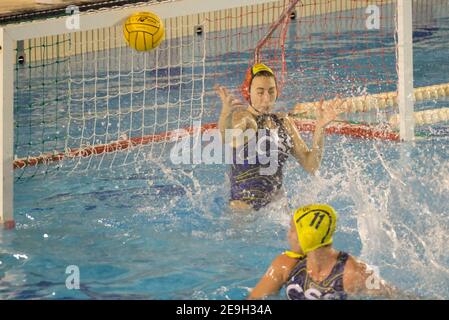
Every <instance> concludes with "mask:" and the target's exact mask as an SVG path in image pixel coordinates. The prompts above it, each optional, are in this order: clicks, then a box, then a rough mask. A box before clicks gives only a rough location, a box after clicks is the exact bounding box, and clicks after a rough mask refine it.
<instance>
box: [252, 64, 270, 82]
mask: <svg viewBox="0 0 449 320" xmlns="http://www.w3.org/2000/svg"><path fill="white" fill-rule="evenodd" d="M261 71H268V72H269V73H271V74H272V75H273V76H274V72H273V70H271V68H270V67H268V66H266V65H264V64H263V63H256V64H255V65H253V67H252V68H251V75H252V77H253V78H254V76H255V75H256V74H258V73H259V72H261Z"/></svg>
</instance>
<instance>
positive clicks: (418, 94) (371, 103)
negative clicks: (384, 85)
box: [293, 83, 449, 128]
mask: <svg viewBox="0 0 449 320" xmlns="http://www.w3.org/2000/svg"><path fill="white" fill-rule="evenodd" d="M414 97H415V101H416V102H418V101H426V100H437V99H442V98H446V97H449V83H444V84H439V85H433V86H427V87H420V88H416V89H415V90H414ZM397 99H398V94H397V92H383V93H378V94H371V95H366V96H359V97H352V98H347V99H346V100H345V101H344V102H343V108H345V110H346V112H348V113H351V112H368V111H371V110H381V109H387V108H394V107H397V106H398V102H397ZM330 102H331V100H325V101H324V103H330ZM319 104H320V102H319V101H314V102H306V103H299V104H297V105H296V106H295V107H294V111H293V113H294V114H295V115H297V116H300V117H313V116H314V113H315V109H316V108H317V107H318V106H319ZM448 121H449V108H439V109H431V110H424V111H417V112H415V122H416V124H418V125H428V124H436V123H440V122H448ZM389 124H390V125H391V126H392V127H393V128H396V127H397V126H398V125H399V115H393V116H392V117H390V119H389Z"/></svg>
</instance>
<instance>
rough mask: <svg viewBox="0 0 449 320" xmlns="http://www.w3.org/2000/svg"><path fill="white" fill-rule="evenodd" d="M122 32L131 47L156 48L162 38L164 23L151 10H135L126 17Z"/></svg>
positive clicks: (142, 49)
mask: <svg viewBox="0 0 449 320" xmlns="http://www.w3.org/2000/svg"><path fill="white" fill-rule="evenodd" d="M123 34H124V36H125V39H126V42H127V43H128V44H129V46H130V47H131V48H133V49H136V50H137V51H148V50H152V49H154V48H156V47H157V46H158V45H159V44H160V43H161V41H162V40H163V39H164V35H165V30H164V24H163V23H162V20H161V18H159V16H158V15H156V14H154V13H152V12H137V13H134V14H133V15H131V16H129V17H128V19H126V22H125V24H124V25H123Z"/></svg>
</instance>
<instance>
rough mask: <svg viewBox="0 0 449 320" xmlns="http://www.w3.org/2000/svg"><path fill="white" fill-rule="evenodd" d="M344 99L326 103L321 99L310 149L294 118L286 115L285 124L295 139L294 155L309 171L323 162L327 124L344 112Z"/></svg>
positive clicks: (315, 168)
mask: <svg viewBox="0 0 449 320" xmlns="http://www.w3.org/2000/svg"><path fill="white" fill-rule="evenodd" d="M342 105H343V100H341V99H339V98H336V99H334V100H333V101H332V102H331V103H326V104H324V102H323V100H321V102H320V104H319V106H318V108H317V110H316V119H317V120H316V125H315V132H314V133H313V139H312V147H311V148H310V149H309V148H308V147H307V145H306V143H305V142H304V140H302V138H301V136H300V134H299V131H298V128H297V127H296V125H295V122H294V120H293V118H291V117H289V116H286V117H284V118H283V119H284V124H285V126H286V128H287V131H288V132H289V134H290V136H291V138H292V140H293V148H292V155H293V156H294V157H295V158H296V160H297V161H298V162H299V164H301V166H302V167H303V168H304V170H306V171H307V172H309V173H312V174H313V173H315V172H316V171H317V170H318V168H319V167H320V164H321V159H322V158H323V151H324V136H325V129H326V126H327V125H328V124H329V123H330V122H332V121H333V120H335V119H336V118H337V116H338V114H340V113H341V112H343V111H344V110H343V108H342Z"/></svg>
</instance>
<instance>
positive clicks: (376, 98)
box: [13, 83, 449, 169]
mask: <svg viewBox="0 0 449 320" xmlns="http://www.w3.org/2000/svg"><path fill="white" fill-rule="evenodd" d="M414 94H415V100H416V101H424V100H431V99H441V98H444V97H448V96H449V83H447V84H441V85H434V86H428V87H421V88H416V89H415V92H414ZM327 101H328V102H329V101H330V100H327ZM318 105H319V102H308V103H301V104H297V105H296V106H295V108H294V111H293V112H292V114H293V115H295V116H299V117H303V116H313V114H314V110H315V108H316V107H317V106H318ZM343 105H344V106H345V105H346V110H347V112H366V111H370V110H373V109H376V110H377V109H385V108H388V107H395V106H397V93H396V92H386V93H379V94H373V95H367V96H362V97H353V98H349V99H346V101H345V102H344V103H343ZM415 121H416V124H418V125H424V124H435V123H440V122H447V121H449V108H441V109H433V110H425V111H418V112H415ZM398 123H399V115H394V116H392V117H391V118H390V119H389V126H388V125H385V124H384V125H381V124H377V125H373V124H363V123H355V122H349V121H334V122H333V123H331V124H330V125H329V126H328V127H327V128H326V133H327V134H337V135H347V136H351V137H354V138H364V139H376V140H388V141H399V140H400V137H399V134H398V133H397V132H396V131H395V130H393V129H394V128H396V127H397V125H398ZM295 124H296V126H297V127H298V129H299V130H300V131H306V132H312V131H314V130H315V120H313V119H301V118H297V119H295ZM216 128H217V124H216V123H210V124H206V125H204V126H202V127H201V132H204V131H207V130H211V129H216ZM185 130H186V131H187V132H188V133H189V134H192V133H193V131H194V129H193V128H186V129H185ZM178 135H179V131H178V130H174V131H167V132H163V133H160V134H155V135H148V136H143V137H132V138H127V139H123V140H119V141H114V142H111V143H108V144H99V145H93V146H81V147H80V148H76V149H66V150H65V151H54V152H52V153H45V154H41V155H39V156H34V157H27V158H21V159H15V160H14V163H13V166H14V169H19V168H24V167H28V166H36V165H39V164H48V163H52V162H59V161H62V160H64V159H73V158H86V157H90V156H94V155H102V154H105V153H111V152H117V151H124V150H129V149H132V148H134V147H138V146H142V145H147V144H151V143H157V142H167V141H170V140H171V141H173V138H174V137H177V136H178Z"/></svg>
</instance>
